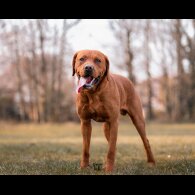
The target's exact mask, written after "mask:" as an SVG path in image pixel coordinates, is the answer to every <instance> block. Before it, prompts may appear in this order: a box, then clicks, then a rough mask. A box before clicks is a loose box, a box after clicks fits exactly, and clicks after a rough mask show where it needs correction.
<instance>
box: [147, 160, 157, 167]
mask: <svg viewBox="0 0 195 195" xmlns="http://www.w3.org/2000/svg"><path fill="white" fill-rule="evenodd" d="M155 166H156V162H155V161H149V162H148V167H155Z"/></svg>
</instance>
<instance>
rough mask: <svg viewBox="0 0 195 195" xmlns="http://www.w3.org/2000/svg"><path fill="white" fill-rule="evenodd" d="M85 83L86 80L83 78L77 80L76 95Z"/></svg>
mask: <svg viewBox="0 0 195 195" xmlns="http://www.w3.org/2000/svg"><path fill="white" fill-rule="evenodd" d="M86 82H87V79H85V78H83V77H81V78H80V79H79V82H78V86H77V89H76V91H77V93H80V91H81V89H82V87H83V85H85V84H86Z"/></svg>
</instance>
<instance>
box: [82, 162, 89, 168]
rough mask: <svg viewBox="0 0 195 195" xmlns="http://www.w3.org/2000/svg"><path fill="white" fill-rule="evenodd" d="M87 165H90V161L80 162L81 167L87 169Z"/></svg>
mask: <svg viewBox="0 0 195 195" xmlns="http://www.w3.org/2000/svg"><path fill="white" fill-rule="evenodd" d="M87 167H89V162H81V163H80V168H81V169H85V168H87Z"/></svg>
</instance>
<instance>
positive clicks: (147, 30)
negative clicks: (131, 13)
mask: <svg viewBox="0 0 195 195" xmlns="http://www.w3.org/2000/svg"><path fill="white" fill-rule="evenodd" d="M144 36H145V41H144V55H145V69H146V75H147V91H148V101H147V118H148V119H149V120H152V119H154V112H153V107H152V97H153V89H152V80H151V79H152V76H151V71H150V63H151V50H150V46H149V44H150V36H151V20H149V19H147V20H145V27H144Z"/></svg>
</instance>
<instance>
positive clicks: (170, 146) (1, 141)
mask: <svg viewBox="0 0 195 195" xmlns="http://www.w3.org/2000/svg"><path fill="white" fill-rule="evenodd" d="M93 127H94V128H93V134H92V141H91V164H93V163H99V162H102V163H103V162H104V161H105V156H106V152H107V142H106V139H105V138H104V134H103V131H102V129H101V124H97V123H94V125H93ZM147 132H148V138H149V140H150V143H151V145H152V149H153V152H154V155H155V158H156V161H157V165H156V167H149V166H147V163H146V155H145V151H144V148H143V144H142V142H141V139H140V137H139V135H138V133H137V131H136V130H135V128H134V127H133V126H132V125H131V124H128V123H121V124H120V126H119V136H118V142H117V156H116V166H115V171H114V172H113V173H112V174H130V175H135V174H136V175H142V174H144V175H146V174H150V175H151V174H152V175H156V174H163V175H164V174H195V124H148V125H147ZM81 147H82V139H81V134H80V125H79V124H74V123H66V124H41V125H37V124H14V123H6V122H0V174H3V175H4V174H6V175H7V174H14V175H15V174H46V175H48V174H57V175H58V174H60V175H66V174H76V175H78V174H97V175H98V174H100V175H101V174H105V173H104V171H95V170H93V167H91V168H88V169H87V170H80V168H79V161H80V156H81Z"/></svg>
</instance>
